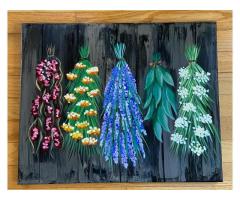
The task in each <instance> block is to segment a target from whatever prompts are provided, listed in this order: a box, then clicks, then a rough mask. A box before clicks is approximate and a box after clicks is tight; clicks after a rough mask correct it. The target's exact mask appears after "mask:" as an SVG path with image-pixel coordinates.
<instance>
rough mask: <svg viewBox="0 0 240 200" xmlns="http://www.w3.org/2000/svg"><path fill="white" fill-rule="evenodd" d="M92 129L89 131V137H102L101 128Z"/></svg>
mask: <svg viewBox="0 0 240 200" xmlns="http://www.w3.org/2000/svg"><path fill="white" fill-rule="evenodd" d="M89 128H90V129H89V130H88V131H87V134H89V135H95V136H99V135H100V128H98V127H91V126H90V127H89Z"/></svg>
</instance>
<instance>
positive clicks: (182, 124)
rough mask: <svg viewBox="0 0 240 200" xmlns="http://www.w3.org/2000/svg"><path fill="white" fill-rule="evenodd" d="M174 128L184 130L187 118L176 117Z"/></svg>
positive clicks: (186, 125)
mask: <svg viewBox="0 0 240 200" xmlns="http://www.w3.org/2000/svg"><path fill="white" fill-rule="evenodd" d="M174 126H175V127H176V128H185V127H188V121H187V118H186V117H178V118H177V119H176V120H175V124H174Z"/></svg>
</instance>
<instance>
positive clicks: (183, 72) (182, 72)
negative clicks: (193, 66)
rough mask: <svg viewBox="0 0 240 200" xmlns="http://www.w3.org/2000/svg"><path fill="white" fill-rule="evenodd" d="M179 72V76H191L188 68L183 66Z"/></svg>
mask: <svg viewBox="0 0 240 200" xmlns="http://www.w3.org/2000/svg"><path fill="white" fill-rule="evenodd" d="M178 73H179V76H180V77H181V78H183V79H188V78H189V77H190V74H189V71H188V68H183V67H182V68H180V69H179V70H178Z"/></svg>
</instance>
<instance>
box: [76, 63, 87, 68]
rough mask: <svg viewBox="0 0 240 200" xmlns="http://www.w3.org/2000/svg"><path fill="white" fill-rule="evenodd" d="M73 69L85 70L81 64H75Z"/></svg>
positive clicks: (84, 66)
mask: <svg viewBox="0 0 240 200" xmlns="http://www.w3.org/2000/svg"><path fill="white" fill-rule="evenodd" d="M75 68H76V69H83V68H86V65H84V64H82V63H81V62H80V63H76V64H75Z"/></svg>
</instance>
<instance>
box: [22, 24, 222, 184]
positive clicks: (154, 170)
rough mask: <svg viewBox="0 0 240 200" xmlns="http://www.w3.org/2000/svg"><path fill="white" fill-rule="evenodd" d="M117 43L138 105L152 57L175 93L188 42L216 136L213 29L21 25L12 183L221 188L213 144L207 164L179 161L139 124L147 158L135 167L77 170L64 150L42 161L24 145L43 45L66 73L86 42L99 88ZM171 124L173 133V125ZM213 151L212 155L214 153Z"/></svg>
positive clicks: (101, 165)
mask: <svg viewBox="0 0 240 200" xmlns="http://www.w3.org/2000/svg"><path fill="white" fill-rule="evenodd" d="M119 41H120V42H124V43H125V44H126V47H127V49H126V53H125V58H126V61H127V62H128V64H129V65H130V68H131V70H132V73H133V75H134V76H135V77H136V81H137V86H138V92H139V95H140V96H141V98H142V99H143V100H144V90H143V88H144V82H145V75H146V72H147V68H148V63H149V62H150V61H151V57H152V53H153V52H155V51H159V52H160V53H161V55H162V60H163V61H164V63H165V65H166V66H167V67H168V68H169V69H170V70H171V73H172V76H173V77H174V81H175V84H176V88H177V79H178V75H177V72H178V68H180V67H183V66H186V65H187V61H186V59H185V56H184V49H185V46H186V45H188V44H192V43H195V44H198V45H200V46H201V52H200V55H199V59H198V63H199V64H200V65H201V66H202V67H203V68H204V69H205V70H206V71H209V72H210V73H211V82H210V84H211V90H210V95H211V97H212V98H213V99H214V102H215V103H214V105H213V113H212V114H213V117H214V123H215V125H216V127H217V128H218V129H219V131H220V124H219V99H218V81H217V80H218V77H217V54H216V45H217V44H216V24H215V23H169V24H91V25H88V24H67V25H66V24H58V25H56V24H25V25H23V28H22V55H23V58H22V84H21V87H22V88H21V90H22V93H21V95H22V96H21V105H20V106H21V113H20V140H19V141H20V142H19V183H21V184H32V183H35V184H36V183H77V182H157V181H161V182H162V181H222V160H221V147H220V145H219V144H217V142H216V141H214V142H213V145H212V147H211V148H210V151H209V155H210V159H209V160H207V161H204V160H202V159H194V158H193V157H191V156H189V157H186V158H181V159H180V158H178V157H177V156H176V155H174V154H173V153H171V151H170V134H169V133H164V134H163V141H164V142H163V143H159V142H158V141H157V140H156V139H155V137H154V134H153V132H152V129H151V124H149V123H145V128H146V130H147V133H148V136H147V137H146V141H147V144H148V147H149V151H148V152H147V156H146V159H144V160H141V161H140V162H139V163H138V165H137V167H136V168H131V167H130V168H129V169H128V170H125V169H124V168H122V167H121V166H114V167H113V168H112V167H110V166H109V165H108V164H107V163H106V162H105V161H104V159H103V158H102V157H95V158H92V159H91V160H90V161H89V163H83V164H82V163H81V162H80V160H81V159H80V158H79V157H78V156H77V155H76V156H75V157H73V158H72V159H71V160H70V161H69V160H67V156H66V153H65V152H64V151H59V152H56V153H55V158H54V159H50V158H49V159H45V160H41V159H39V158H38V157H34V156H33V155H32V153H31V152H32V151H31V146H30V144H29V142H28V141H27V140H26V138H27V130H28V127H29V125H30V123H31V121H32V119H31V114H30V109H31V101H32V99H33V98H34V96H35V94H36V90H35V84H34V82H35V66H36V65H37V63H38V62H39V61H40V59H41V58H43V57H45V56H46V48H47V46H49V45H54V46H55V48H56V51H55V55H56V56H57V57H58V58H59V59H60V60H61V62H62V69H63V72H64V74H65V73H68V72H69V71H71V69H72V68H73V66H74V64H75V63H76V62H77V61H78V59H79V55H78V48H79V46H80V45H82V44H83V43H84V42H88V43H89V46H90V61H91V62H92V63H93V64H94V65H97V66H99V68H100V77H101V80H102V83H103V88H104V87H105V85H106V81H107V80H108V76H109V74H110V72H111V69H112V67H113V66H114V63H115V61H116V60H115V56H114V53H113V49H112V44H114V43H115V42H119ZM64 82H65V83H66V80H64ZM65 83H64V84H65ZM64 84H63V85H64ZM176 88H175V90H176ZM64 93H65V92H64ZM170 124H171V127H172V125H173V122H170ZM214 150H215V151H216V152H217V156H215V155H214V154H213V151H214Z"/></svg>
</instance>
